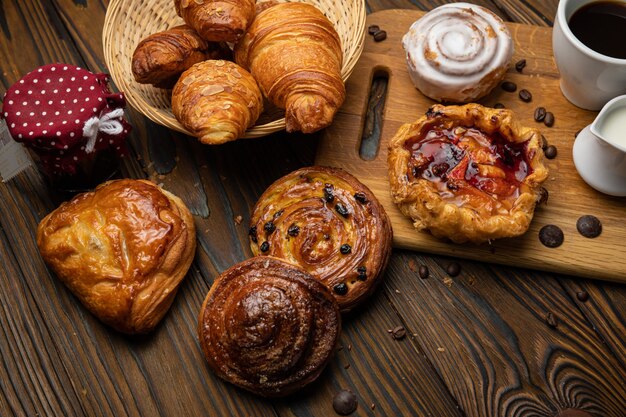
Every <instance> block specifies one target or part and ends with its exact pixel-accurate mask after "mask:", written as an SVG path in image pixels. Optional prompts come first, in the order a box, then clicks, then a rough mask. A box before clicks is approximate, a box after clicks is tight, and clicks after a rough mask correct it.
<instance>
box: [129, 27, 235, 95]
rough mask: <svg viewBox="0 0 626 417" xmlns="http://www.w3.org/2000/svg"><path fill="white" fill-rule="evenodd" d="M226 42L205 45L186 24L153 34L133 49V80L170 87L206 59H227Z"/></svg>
mask: <svg viewBox="0 0 626 417" xmlns="http://www.w3.org/2000/svg"><path fill="white" fill-rule="evenodd" d="M230 58H232V51H231V50H230V48H228V45H226V44H225V43H223V42H222V43H218V42H207V41H205V40H204V39H202V38H201V37H200V36H199V35H198V34H197V33H196V31H195V30H193V29H192V28H191V27H189V26H187V25H181V26H176V27H173V28H171V29H168V30H165V31H163V32H158V33H154V34H152V35H150V36H148V37H147V38H145V39H143V40H142V41H141V42H139V44H138V45H137V48H135V52H134V53H133V60H132V70H133V76H134V77H135V81H137V82H138V83H141V84H153V85H154V86H155V87H160V88H172V87H173V86H174V84H176V81H177V80H178V77H179V76H180V74H182V72H183V71H185V70H186V69H188V68H190V67H191V66H192V65H193V64H197V63H198V62H202V61H206V60H207V59H230Z"/></svg>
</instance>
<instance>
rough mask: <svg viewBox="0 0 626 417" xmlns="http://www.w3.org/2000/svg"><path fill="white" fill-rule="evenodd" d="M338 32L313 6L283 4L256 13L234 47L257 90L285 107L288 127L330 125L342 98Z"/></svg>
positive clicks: (311, 129) (309, 128) (305, 129)
mask: <svg viewBox="0 0 626 417" xmlns="http://www.w3.org/2000/svg"><path fill="white" fill-rule="evenodd" d="M342 59H343V54H342V49H341V42H340V40H339V35H338V34H337V32H336V31H335V29H334V27H333V25H332V23H331V22H330V21H329V20H328V19H327V18H326V17H325V16H324V15H323V14H322V13H321V12H320V11H319V10H318V9H316V8H315V7H314V6H312V5H310V4H305V3H281V4H277V5H275V6H273V7H270V8H268V9H266V10H264V11H262V12H261V13H259V14H258V15H257V17H256V19H255V20H254V22H253V23H252V25H251V26H250V28H249V29H248V32H246V34H245V35H244V37H243V38H242V39H241V41H240V42H239V43H238V44H237V45H236V47H235V61H236V62H237V63H238V64H239V65H241V66H242V67H244V68H248V69H249V70H250V72H251V73H252V75H253V76H254V78H255V79H256V80H257V82H258V83H259V86H260V87H261V91H263V93H264V94H265V96H266V97H267V98H268V99H269V100H270V101H271V102H272V103H273V104H274V105H276V106H277V107H279V108H281V109H285V121H286V124H287V131H288V132H292V131H296V130H300V131H302V132H304V133H311V132H315V131H317V130H320V129H322V128H324V127H326V126H328V125H329V124H330V123H331V122H332V120H333V117H334V116H335V113H336V112H337V109H338V108H339V107H340V106H341V104H342V103H343V101H344V99H345V96H346V90H345V86H344V83H343V80H342V78H341V63H342Z"/></svg>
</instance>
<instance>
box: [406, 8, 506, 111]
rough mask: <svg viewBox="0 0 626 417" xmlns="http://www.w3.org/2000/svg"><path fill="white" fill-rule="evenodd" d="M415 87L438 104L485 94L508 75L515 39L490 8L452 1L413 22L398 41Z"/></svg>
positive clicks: (466, 99)
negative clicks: (400, 41)
mask: <svg viewBox="0 0 626 417" xmlns="http://www.w3.org/2000/svg"><path fill="white" fill-rule="evenodd" d="M402 45H403V47H404V50H405V52H406V59H407V63H408V67H409V75H410V76H411V80H412V81H413V84H414V85H415V87H417V88H418V89H419V90H420V91H421V92H422V93H423V94H424V95H425V96H428V97H430V98H432V99H434V100H437V101H446V102H447V101H449V102H456V103H468V102H472V101H476V100H478V99H479V98H481V97H483V96H485V95H487V94H488V93H489V92H490V91H491V90H492V89H493V88H494V87H495V86H496V85H498V83H499V82H500V81H502V79H503V78H504V75H505V73H506V70H507V68H508V67H509V63H510V60H511V57H512V56H513V41H512V39H511V34H510V33H509V30H508V29H507V27H506V25H505V24H504V22H503V21H502V19H500V18H499V17H498V16H497V15H495V14H494V13H492V12H491V11H490V10H488V9H486V8H484V7H481V6H477V5H473V4H469V3H452V4H447V5H444V6H440V7H437V8H436V9H433V10H432V11H430V12H428V13H426V14H425V15H424V16H423V17H421V18H420V19H419V20H417V21H416V22H415V23H413V25H411V28H410V29H409V31H408V33H406V34H405V35H404V37H403V38H402Z"/></svg>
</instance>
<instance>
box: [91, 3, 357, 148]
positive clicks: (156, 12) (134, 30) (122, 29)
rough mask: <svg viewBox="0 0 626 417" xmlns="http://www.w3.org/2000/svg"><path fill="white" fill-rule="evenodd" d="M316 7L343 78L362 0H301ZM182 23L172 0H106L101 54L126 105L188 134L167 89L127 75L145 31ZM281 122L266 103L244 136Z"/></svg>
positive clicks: (352, 60) (353, 51) (352, 54)
mask: <svg viewBox="0 0 626 417" xmlns="http://www.w3.org/2000/svg"><path fill="white" fill-rule="evenodd" d="M303 2H305V3H311V4H313V5H314V6H316V7H317V8H318V9H320V10H321V11H322V12H323V13H324V14H325V15H326V17H328V19H330V21H331V22H332V23H333V24H334V25H335V29H336V30H337V33H338V34H339V38H340V39H341V44H342V47H343V66H342V68H341V76H342V78H343V80H344V81H345V80H347V79H348V77H349V76H350V74H351V73H352V70H353V68H354V65H355V64H356V62H357V60H358V59H359V57H360V56H361V52H362V51H363V42H364V38H365V1H364V0H343V1H336V0H304V1H303ZM182 23H184V22H183V21H182V19H181V18H180V17H178V16H177V15H176V11H175V10H174V1H173V0H111V2H110V4H109V7H108V9H107V14H106V17H105V20H104V29H103V33H102V41H103V46H104V59H105V62H106V65H107V67H108V68H109V71H110V73H111V77H112V78H113V82H114V83H115V85H116V86H117V88H119V89H120V91H123V92H124V93H125V94H126V98H127V100H128V102H129V103H130V105H131V106H133V107H134V108H135V109H137V110H139V111H140V112H141V113H143V114H144V115H145V116H146V117H148V118H149V119H151V120H152V121H154V122H156V123H158V124H160V125H163V126H166V127H168V128H170V129H174V130H177V131H179V132H182V133H185V134H188V135H190V133H189V132H188V131H187V130H186V129H185V128H184V127H183V126H182V125H181V124H180V123H179V122H178V120H176V118H175V117H174V114H173V113H172V108H171V91H170V90H163V89H160V88H155V87H153V86H151V85H146V84H139V83H137V82H136V81H135V79H134V78H133V74H132V71H131V60H132V56H133V52H134V51H135V47H136V46H137V44H138V43H139V41H140V40H141V39H143V38H145V37H146V36H148V35H151V34H153V33H156V32H160V31H163V30H166V29H167V28H169V27H172V26H176V25H180V24H182ZM284 128H285V118H284V113H283V112H282V111H281V110H278V109H275V108H272V107H271V106H268V109H267V110H266V111H265V113H264V114H262V115H261V117H260V118H259V120H258V121H257V124H256V126H254V127H252V128H250V129H248V131H246V134H245V136H244V137H246V138H255V137H259V136H265V135H269V134H270V133H273V132H277V131H279V130H283V129H284Z"/></svg>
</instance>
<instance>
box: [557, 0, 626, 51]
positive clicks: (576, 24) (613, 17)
mask: <svg viewBox="0 0 626 417" xmlns="http://www.w3.org/2000/svg"><path fill="white" fill-rule="evenodd" d="M569 27H570V29H571V30H572V33H573V34H574V36H576V37H577V38H578V40H580V41H581V42H582V43H584V44H585V45H586V46H587V47H589V48H591V49H593V50H594V51H596V52H599V53H601V54H602V55H607V56H610V57H613V58H620V59H626V3H623V2H617V1H597V2H593V3H589V4H587V5H585V6H583V7H581V8H580V9H578V10H576V11H575V12H574V14H573V15H572V17H571V18H570V20H569Z"/></svg>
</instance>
